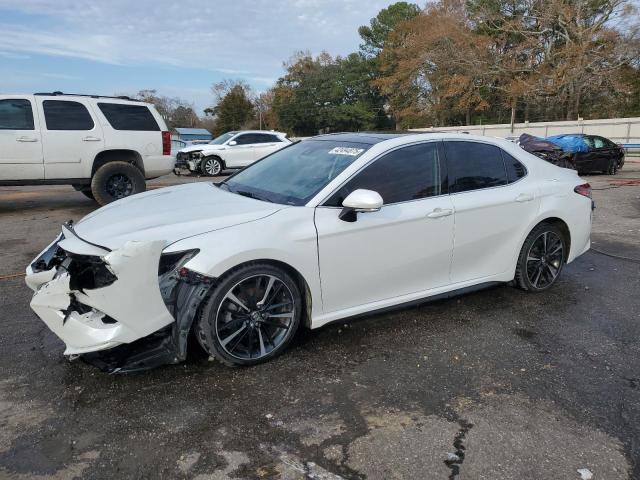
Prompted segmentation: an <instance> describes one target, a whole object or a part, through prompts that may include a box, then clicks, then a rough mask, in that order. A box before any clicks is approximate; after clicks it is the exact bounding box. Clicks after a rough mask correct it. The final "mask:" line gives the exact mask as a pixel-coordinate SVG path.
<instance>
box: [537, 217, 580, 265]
mask: <svg viewBox="0 0 640 480" xmlns="http://www.w3.org/2000/svg"><path fill="white" fill-rule="evenodd" d="M542 223H550V224H551V225H554V226H556V227H558V228H559V229H560V231H561V232H562V235H563V237H564V241H565V242H566V243H567V258H569V253H570V252H571V232H570V231H569V226H568V225H567V224H566V223H565V221H564V220H562V219H560V218H557V217H549V218H545V219H544V220H542V221H541V222H539V223H538V224H536V225H535V226H534V227H533V228H532V229H531V230H533V229H534V228H536V227H537V226H538V225H540V224H542Z"/></svg>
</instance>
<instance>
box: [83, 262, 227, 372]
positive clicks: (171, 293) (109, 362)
mask: <svg viewBox="0 0 640 480" xmlns="http://www.w3.org/2000/svg"><path fill="white" fill-rule="evenodd" d="M198 251H199V250H189V251H183V252H175V253H165V254H163V255H161V257H160V261H159V264H158V285H159V288H160V294H161V296H162V299H163V301H164V303H165V306H166V307H167V310H169V313H171V315H172V316H173V318H174V320H175V321H174V322H173V323H172V324H171V325H168V326H167V327H165V328H163V329H161V330H159V331H157V332H155V333H153V334H151V335H149V336H147V337H144V338H141V339H139V340H136V341H134V342H132V343H128V344H124V345H119V346H117V347H114V348H111V349H108V350H103V351H98V352H92V353H88V354H84V355H82V358H83V359H84V360H85V361H86V362H87V363H90V364H92V365H94V366H96V367H98V368H100V369H101V370H102V371H105V372H108V373H134V372H139V371H143V370H148V369H151V368H155V367H157V366H160V365H166V364H175V363H180V362H183V361H184V360H186V358H187V345H188V340H189V332H190V331H191V326H192V324H193V320H194V319H195V317H196V314H197V313H198V311H199V309H200V306H201V305H202V304H203V301H204V299H205V298H206V296H207V294H208V292H209V290H210V289H211V287H212V286H213V285H214V284H215V279H214V278H212V277H208V276H206V275H202V274H199V273H197V272H194V271H192V270H189V269H188V268H186V267H185V266H184V265H185V264H186V263H187V262H188V261H189V260H191V259H192V258H193V257H194V256H195V255H197V254H198Z"/></svg>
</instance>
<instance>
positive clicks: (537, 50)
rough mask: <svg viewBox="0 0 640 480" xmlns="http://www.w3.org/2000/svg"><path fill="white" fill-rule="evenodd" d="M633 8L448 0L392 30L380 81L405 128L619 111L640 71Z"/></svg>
mask: <svg viewBox="0 0 640 480" xmlns="http://www.w3.org/2000/svg"><path fill="white" fill-rule="evenodd" d="M632 12H633V9H632V8H631V7H630V3H629V1H628V0H590V1H586V2H585V1H577V0H550V1H545V2H541V1H538V0H468V1H463V0H440V1H438V2H434V3H431V4H429V6H428V7H427V9H426V10H425V12H424V13H423V14H422V15H419V16H417V17H414V18H413V19H410V20H407V21H405V22H402V23H401V24H399V25H398V27H397V28H396V29H395V31H394V32H392V33H391V34H389V36H388V38H387V40H386V44H385V47H384V49H383V50H382V52H381V53H380V70H381V76H380V78H378V79H376V80H375V81H374V83H375V84H376V85H378V86H379V87H380V89H381V91H382V93H383V94H385V95H388V97H389V104H390V107H391V109H392V112H393V113H394V115H396V116H397V117H398V118H399V120H400V123H401V124H403V125H404V126H411V125H412V124H415V123H416V122H426V123H431V124H434V125H450V124H461V123H466V124H469V123H470V122H471V119H472V118H473V117H474V116H475V117H478V118H483V119H484V120H487V119H488V120H489V121H502V120H505V117H506V118H507V119H508V118H510V119H511V121H512V122H513V121H515V120H516V117H517V115H523V116H524V118H526V119H529V116H530V114H531V113H532V112H534V113H535V114H536V115H538V116H541V117H542V118H543V119H545V120H547V119H555V118H562V117H565V118H576V117H578V116H583V117H585V116H586V117H588V116H590V115H608V114H611V115H612V114H614V112H615V111H620V108H619V107H618V105H620V101H619V100H618V98H619V97H620V95H621V94H622V93H623V92H628V91H630V90H629V88H630V84H632V83H633V82H632V81H630V79H633V73H634V72H635V74H636V75H637V72H638V68H637V65H638V61H637V59H638V46H637V31H638V29H637V27H635V26H634V27H631V26H630V22H629V20H630V19H632V18H634V17H633V14H632ZM635 18H636V19H637V17H635ZM614 20H615V21H614ZM631 23H633V22H631ZM622 24H624V25H626V26H625V28H620V27H619V25H622ZM634 59H635V60H634ZM625 72H626V74H625ZM627 103H628V102H627Z"/></svg>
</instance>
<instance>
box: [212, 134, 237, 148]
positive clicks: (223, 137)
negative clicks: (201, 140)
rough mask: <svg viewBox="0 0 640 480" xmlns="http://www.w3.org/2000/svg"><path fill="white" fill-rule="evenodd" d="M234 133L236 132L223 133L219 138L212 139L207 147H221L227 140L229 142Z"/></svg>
mask: <svg viewBox="0 0 640 480" xmlns="http://www.w3.org/2000/svg"><path fill="white" fill-rule="evenodd" d="M236 133H238V132H227V133H223V134H222V135H220V136H219V137H216V138H214V139H213V140H211V141H210V142H209V145H222V144H223V143H224V142H226V141H227V140H229V139H230V138H231V137H233V136H234V135H235V134H236Z"/></svg>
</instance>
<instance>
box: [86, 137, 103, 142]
mask: <svg viewBox="0 0 640 480" xmlns="http://www.w3.org/2000/svg"><path fill="white" fill-rule="evenodd" d="M100 140H102V139H101V138H98V137H84V138H83V139H82V141H83V142H99V141H100Z"/></svg>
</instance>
